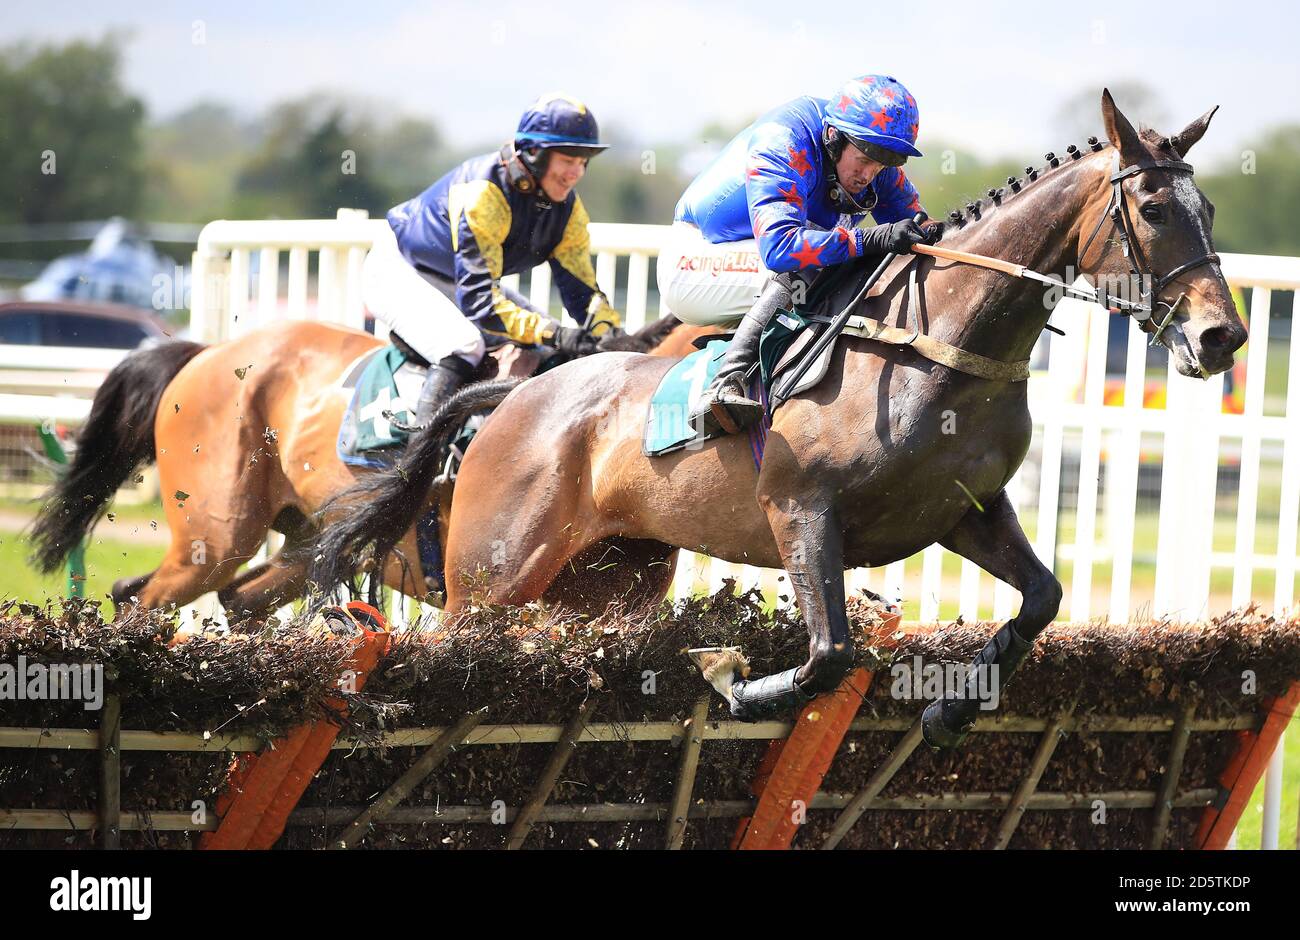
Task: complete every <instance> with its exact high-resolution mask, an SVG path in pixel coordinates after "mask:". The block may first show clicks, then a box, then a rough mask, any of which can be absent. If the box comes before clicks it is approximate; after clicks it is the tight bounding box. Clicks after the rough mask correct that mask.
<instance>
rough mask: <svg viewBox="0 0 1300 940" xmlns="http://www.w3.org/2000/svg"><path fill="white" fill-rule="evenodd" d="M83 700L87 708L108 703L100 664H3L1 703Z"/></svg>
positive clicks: (22, 661) (23, 660)
mask: <svg viewBox="0 0 1300 940" xmlns="http://www.w3.org/2000/svg"><path fill="white" fill-rule="evenodd" d="M23 701H80V702H83V703H84V704H83V706H82V707H83V708H85V710H86V711H97V710H99V709H100V708H102V707H103V705H104V667H103V665H101V664H100V663H29V662H28V661H27V657H26V656H19V657H18V664H17V665H14V664H13V663H0V702H23Z"/></svg>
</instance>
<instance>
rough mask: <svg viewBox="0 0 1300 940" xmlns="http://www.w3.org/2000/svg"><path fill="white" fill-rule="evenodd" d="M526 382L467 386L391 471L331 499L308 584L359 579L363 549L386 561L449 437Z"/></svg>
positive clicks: (312, 548) (311, 550)
mask: <svg viewBox="0 0 1300 940" xmlns="http://www.w3.org/2000/svg"><path fill="white" fill-rule="evenodd" d="M521 381H523V380H522V379H517V378H516V379H497V380H494V381H488V382H478V383H475V384H474V385H469V386H467V387H465V388H464V389H462V390H461V391H459V392H457V393H456V394H455V395H453V396H451V398H449V399H447V400H446V401H445V402H444V403H443V404H442V405H441V407H439V408H438V410H437V411H435V412H434V414H433V417H432V418H430V419H429V423H428V424H427V425H426V426H425V427H423V428H422V429H421V430H419V431H417V432H416V433H415V434H413V435H412V436H411V439H410V441H409V442H408V443H407V445H406V452H405V453H403V454H402V457H401V459H400V460H399V461H398V462H397V463H396V464H394V465H393V466H392V467H390V468H389V469H387V470H384V471H382V472H380V473H374V474H367V475H366V476H364V477H362V478H361V480H359V481H358V482H357V483H355V484H354V485H353V486H351V487H349V488H348V489H346V490H344V491H343V492H342V493H340V494H338V495H337V496H335V497H334V498H333V499H331V500H330V501H329V502H328V503H327V504H326V505H325V506H324V507H323V508H322V510H321V513H322V515H328V514H332V513H333V512H335V511H338V510H343V511H342V512H340V513H339V516H340V518H339V519H338V521H337V522H335V523H333V524H332V525H328V526H326V527H325V528H324V529H323V530H322V531H321V533H320V535H319V536H317V538H316V540H315V541H314V542H313V543H311V544H310V545H308V546H305V547H304V549H303V551H304V553H308V554H307V559H308V561H309V562H310V566H309V571H310V574H309V580H311V581H313V582H315V583H316V584H317V585H318V586H320V587H321V588H322V589H328V588H329V587H330V586H332V585H335V584H339V583H341V582H343V581H345V580H347V579H348V578H350V577H351V576H352V575H353V574H355V573H356V570H357V568H358V566H359V565H360V563H361V554H362V551H363V550H364V549H365V547H366V546H367V545H369V544H371V543H373V544H374V552H373V555H372V557H374V558H376V559H382V558H384V557H385V556H386V555H387V554H388V553H389V552H390V551H392V549H393V547H394V546H395V545H396V544H397V543H398V542H399V541H400V540H401V538H402V535H403V534H404V533H405V532H406V530H407V529H408V528H410V526H411V524H412V523H414V522H415V520H416V516H417V515H418V514H419V512H420V510H421V508H423V506H424V503H425V500H426V499H427V498H428V495H429V489H430V487H432V486H433V481H434V478H435V477H436V476H437V473H438V471H439V470H440V469H441V463H442V461H441V460H440V459H439V458H440V457H441V456H442V454H443V450H444V448H445V447H446V446H447V444H448V442H449V440H450V439H451V436H452V435H454V434H455V433H457V432H458V431H459V430H460V428H461V422H463V421H464V420H465V419H466V418H468V417H469V416H470V415H472V414H474V413H476V412H480V411H487V410H491V409H493V408H495V407H496V406H497V405H499V404H501V402H503V401H505V398H506V396H507V395H508V394H510V392H511V391H513V390H514V388H515V387H516V386H517V385H519V383H520V382H521Z"/></svg>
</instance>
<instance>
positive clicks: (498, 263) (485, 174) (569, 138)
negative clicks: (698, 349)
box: [362, 94, 619, 424]
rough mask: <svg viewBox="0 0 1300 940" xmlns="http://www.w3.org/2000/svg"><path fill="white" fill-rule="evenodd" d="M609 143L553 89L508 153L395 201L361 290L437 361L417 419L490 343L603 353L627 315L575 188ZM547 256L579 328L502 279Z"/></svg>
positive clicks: (424, 417) (402, 340)
mask: <svg viewBox="0 0 1300 940" xmlns="http://www.w3.org/2000/svg"><path fill="white" fill-rule="evenodd" d="M605 146H606V145H605V144H602V143H601V142H600V134H599V130H598V128H597V126H596V118H595V116H594V115H592V113H591V111H590V110H588V108H587V107H586V106H585V105H584V104H583V103H582V102H580V101H577V100H575V99H573V98H570V97H568V96H566V95H559V94H551V95H543V96H542V97H541V98H539V99H538V100H537V101H536V103H535V104H533V106H532V107H530V108H529V109H528V110H527V111H525V112H524V114H523V116H522V117H521V118H520V119H519V126H518V129H517V130H516V131H515V136H514V139H513V140H512V141H510V142H509V143H507V144H506V145H505V146H504V147H502V148H501V150H500V151H499V152H496V153H488V154H484V155H483V156H480V157H474V158H472V159H470V160H466V161H465V162H464V163H462V164H461V165H460V166H458V167H456V168H455V169H454V170H452V171H451V172H450V173H448V174H447V175H445V176H443V177H442V178H441V179H440V180H438V181H437V182H436V183H434V184H433V185H432V186H430V187H429V188H428V189H426V190H425V191H424V192H422V193H420V194H419V195H418V196H415V197H414V198H412V199H409V200H407V201H406V202H404V203H402V204H401V205H399V206H395V207H393V208H392V209H391V210H389V213H388V229H386V230H385V231H384V232H383V233H382V234H381V235H380V236H379V237H378V238H377V239H376V240H375V244H374V246H373V247H372V248H371V250H370V253H369V254H368V255H367V257H366V262H365V267H364V270H363V278H362V279H363V287H362V290H363V297H364V300H365V303H366V306H367V307H368V308H369V309H370V310H371V312H372V313H374V315H375V316H376V317H377V318H379V319H380V320H383V321H384V322H385V323H387V324H388V326H389V329H390V331H391V333H390V335H391V336H392V337H393V341H394V343H395V344H397V345H398V346H399V347H400V348H403V349H404V350H406V351H408V355H409V353H410V352H411V351H413V352H414V353H416V354H417V356H418V358H417V359H416V360H415V361H416V362H417V363H418V362H419V360H420V359H423V360H425V361H427V362H428V363H429V371H428V374H427V376H426V378H425V382H424V387H423V389H422V390H421V392H420V400H419V403H418V405H417V406H416V409H415V420H416V423H417V424H424V423H426V422H427V421H428V419H429V417H430V416H431V415H432V412H433V409H434V407H435V406H436V405H437V404H438V403H439V402H441V401H442V400H443V399H444V398H446V397H447V396H449V395H450V394H451V393H452V392H454V391H455V390H456V388H457V387H458V386H459V385H461V383H462V382H464V381H465V380H466V379H468V378H469V377H470V376H472V375H473V373H474V372H475V370H476V369H477V367H478V365H479V363H480V362H481V361H482V359H483V356H484V353H485V351H486V349H487V347H488V346H489V345H500V344H501V343H504V342H514V343H519V344H521V345H525V346H530V345H534V344H538V343H542V344H546V345H550V346H554V347H555V348H557V349H561V350H563V351H565V352H569V353H574V354H582V353H586V352H592V351H594V350H595V343H596V339H595V336H594V335H593V334H594V333H595V332H596V330H594V329H593V328H594V327H597V325H598V324H603V325H604V326H601V327H600V329H604V330H608V329H617V324H618V322H619V317H618V313H617V311H615V310H614V309H613V308H612V307H611V306H610V304H609V301H608V300H607V299H606V297H605V295H604V294H603V293H602V292H601V291H600V289H599V288H598V287H597V286H596V274H595V271H594V270H593V269H592V266H591V241H590V238H589V237H588V234H587V223H588V218H587V210H586V208H584V207H583V204H582V200H581V199H579V198H578V194H577V192H576V191H575V190H574V187H575V186H576V184H577V182H578V180H579V179H581V178H582V175H583V173H584V172H585V171H586V167H587V161H588V160H589V159H590V158H591V157H593V156H595V155H596V154H597V153H599V152H600V151H602V150H604V149H605ZM543 263H549V264H550V266H551V271H552V272H553V274H554V277H555V284H556V287H557V288H558V289H559V292H560V299H561V301H562V302H563V303H564V308H565V309H566V310H567V311H568V312H569V314H570V316H572V317H573V318H574V320H576V321H577V322H578V323H579V324H580V326H577V327H568V326H562V325H560V324H559V323H558V322H556V321H555V320H553V319H551V318H550V317H549V316H548V315H547V313H546V311H544V310H538V309H537V308H536V307H534V306H533V305H532V304H530V303H529V302H528V300H527V299H525V298H524V297H523V296H522V295H520V294H519V293H518V292H516V291H513V290H511V289H510V288H508V287H506V286H505V285H504V284H502V283H501V278H503V277H505V276H506V275H508V274H514V273H517V272H520V271H524V270H528V269H531V268H533V267H535V266H536V265H539V264H543Z"/></svg>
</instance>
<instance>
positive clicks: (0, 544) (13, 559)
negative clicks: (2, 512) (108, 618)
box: [0, 532, 163, 604]
mask: <svg viewBox="0 0 1300 940" xmlns="http://www.w3.org/2000/svg"><path fill="white" fill-rule="evenodd" d="M29 551H30V548H29V546H28V544H27V541H26V539H24V538H22V537H21V536H20V535H19V534H18V533H17V532H3V533H0V597H6V598H8V597H17V598H19V599H20V600H24V601H30V602H32V603H34V604H43V603H45V601H46V600H48V599H50V598H58V597H63V596H65V595H66V594H67V575H66V574H65V573H64V572H59V573H57V574H53V575H42V574H40V573H38V572H37V571H35V570H34V569H32V568H31V567H29V566H28V564H27V555H28V552H29ZM162 556H163V548H162V546H159V545H140V544H139V543H135V542H131V541H127V540H122V539H104V538H97V539H95V540H94V541H93V542H92V543H91V545H90V546H89V547H88V548H87V549H86V582H87V583H86V596H87V597H92V598H98V599H100V600H104V599H106V597H107V595H108V592H109V591H110V590H111V589H112V587H113V582H114V581H116V580H117V579H118V578H123V577H134V576H135V575H139V574H144V573H145V572H146V571H152V570H153V569H154V568H156V567H158V563H159V562H160V561H162Z"/></svg>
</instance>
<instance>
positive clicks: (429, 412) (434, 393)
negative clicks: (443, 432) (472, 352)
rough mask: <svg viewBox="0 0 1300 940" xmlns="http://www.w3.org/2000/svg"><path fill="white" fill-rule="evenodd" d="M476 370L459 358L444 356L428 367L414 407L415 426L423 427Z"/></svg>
mask: <svg viewBox="0 0 1300 940" xmlns="http://www.w3.org/2000/svg"><path fill="white" fill-rule="evenodd" d="M477 371H478V370H477V369H476V368H475V367H474V366H472V365H470V364H469V363H468V362H466V361H465V360H464V359H462V358H461V357H460V356H455V355H452V356H444V357H443V358H442V359H439V360H438V361H437V362H435V363H433V364H432V365H431V366H429V370H428V371H427V372H426V373H425V374H424V385H423V387H422V388H421V389H420V401H419V403H418V404H417V405H416V406H415V424H416V425H417V426H418V427H424V426H425V425H427V424H428V423H429V419H430V418H432V417H433V412H434V411H435V410H436V409H437V407H438V406H439V405H440V404H442V403H443V402H444V401H446V400H447V399H448V398H450V397H451V396H452V395H453V394H454V393H455V391H456V389H458V388H460V387H461V386H462V385H464V384H465V383H466V382H468V381H469V380H470V379H471V378H473V377H474V373H475V372H477Z"/></svg>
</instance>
